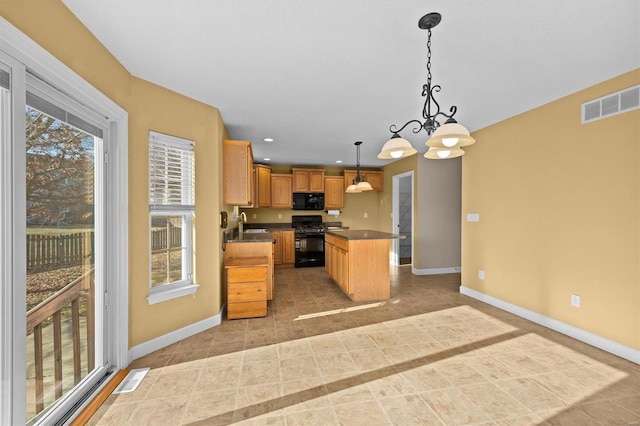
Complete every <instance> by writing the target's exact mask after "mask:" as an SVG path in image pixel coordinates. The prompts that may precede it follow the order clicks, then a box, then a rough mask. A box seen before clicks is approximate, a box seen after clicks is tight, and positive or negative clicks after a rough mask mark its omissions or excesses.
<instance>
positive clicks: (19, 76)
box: [0, 21, 27, 425]
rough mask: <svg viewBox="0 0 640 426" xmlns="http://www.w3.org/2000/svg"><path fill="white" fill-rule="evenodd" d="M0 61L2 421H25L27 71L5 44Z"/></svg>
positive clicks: (0, 391)
mask: <svg viewBox="0 0 640 426" xmlns="http://www.w3.org/2000/svg"><path fill="white" fill-rule="evenodd" d="M0 24H1V21H0ZM0 29H2V27H1V25H0ZM1 40H2V38H1V37H0V41H1ZM0 61H1V62H2V63H4V64H6V65H7V66H9V67H10V68H11V69H10V71H11V72H10V92H9V95H8V96H2V97H1V98H2V99H1V100H0V101H2V102H3V104H4V106H5V107H8V108H9V110H10V111H9V115H10V118H9V120H7V122H5V123H3V124H6V125H7V126H4V125H0V129H2V130H3V132H4V133H3V134H2V135H0V197H1V199H0V424H3V425H5V424H7V425H9V424H25V422H26V419H25V413H26V399H25V395H26V381H25V376H24V372H25V371H26V368H27V367H26V359H25V356H24V352H25V347H26V339H27V337H26V334H27V333H26V322H25V312H26V294H25V291H24V287H22V288H16V286H14V285H12V283H14V282H26V258H25V256H14V253H25V252H26V247H25V244H26V242H25V238H24V237H23V238H20V237H19V236H21V235H25V234H26V222H25V220H24V218H25V214H26V213H25V209H26V196H25V193H26V188H25V186H26V183H25V180H24V179H17V178H16V176H18V177H22V176H24V175H25V167H26V161H25V156H26V150H25V132H24V129H25V115H24V113H23V114H14V113H13V111H24V110H25V93H26V92H25V91H24V87H25V78H26V73H25V67H24V65H23V64H21V63H20V62H19V61H16V60H15V59H14V58H12V57H10V56H8V55H5V54H4V53H3V51H2V50H0ZM3 68H4V67H3ZM16 87H17V88H19V89H20V90H21V91H17V90H15V88H16ZM0 119H1V117H0ZM20 280H21V281H20ZM5 342H11V344H9V345H6V344H4V343H5Z"/></svg>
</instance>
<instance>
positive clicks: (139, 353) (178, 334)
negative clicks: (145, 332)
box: [129, 307, 224, 363]
mask: <svg viewBox="0 0 640 426" xmlns="http://www.w3.org/2000/svg"><path fill="white" fill-rule="evenodd" d="M223 313H224V307H223V309H222V310H220V312H219V313H217V314H216V315H214V316H212V317H209V318H206V319H204V320H202V321H198V322H196V323H193V324H190V325H188V326H186V327H182V328H181V329H179V330H175V331H172V332H171V333H167V334H165V335H163V336H159V337H156V338H155V339H151V340H149V341H146V342H144V343H141V344H139V345H136V346H134V347H132V348H131V349H129V363H131V361H133V360H134V359H138V358H140V357H143V356H145V355H148V354H150V353H151V352H154V351H157V350H158V349H162V348H164V347H167V346H169V345H172V344H174V343H176V342H179V341H180V340H182V339H186V338H187V337H191V336H193V335H195V334H198V333H200V332H203V331H205V330H207V329H209V328H211V327H215V326H217V325H220V323H221V322H222V316H223Z"/></svg>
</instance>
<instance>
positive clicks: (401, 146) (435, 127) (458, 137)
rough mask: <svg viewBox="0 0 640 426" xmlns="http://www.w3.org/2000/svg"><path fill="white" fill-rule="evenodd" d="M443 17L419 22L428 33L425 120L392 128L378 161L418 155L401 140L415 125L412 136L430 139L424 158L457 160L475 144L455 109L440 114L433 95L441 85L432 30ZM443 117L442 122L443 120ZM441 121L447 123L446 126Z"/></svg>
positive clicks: (427, 17) (431, 15)
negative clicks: (435, 75)
mask: <svg viewBox="0 0 640 426" xmlns="http://www.w3.org/2000/svg"><path fill="white" fill-rule="evenodd" d="M441 18H442V17H441V15H440V14H439V13H435V12H434V13H428V14H426V15H424V16H423V17H422V18H420V20H419V21H418V27H419V28H420V29H423V30H427V34H428V37H427V83H426V84H424V85H423V86H422V96H426V99H425V102H424V107H423V108H422V118H423V119H424V122H422V121H420V120H410V121H408V122H407V123H405V125H404V126H402V127H400V128H399V129H398V128H397V127H396V125H395V124H392V125H391V126H390V127H389V131H390V132H391V133H392V136H391V139H390V140H389V141H388V142H387V143H385V144H384V146H383V147H382V151H381V152H380V154H378V158H380V159H383V160H388V159H397V158H402V157H408V156H410V155H413V154H415V153H416V152H417V151H416V150H415V149H414V148H413V146H411V143H410V142H409V141H408V140H406V139H403V138H402V137H400V132H401V131H403V130H404V129H405V128H406V127H407V126H409V125H411V124H413V125H414V128H413V129H412V131H413V133H420V131H421V130H425V131H426V132H427V136H430V139H429V140H428V141H427V142H426V143H425V144H426V145H427V146H428V147H429V150H428V151H427V153H426V154H424V156H425V158H431V159H443V158H455V157H460V156H461V155H464V151H463V150H462V149H461V148H462V147H463V146H468V145H471V144H473V143H475V139H474V138H472V137H471V135H470V134H469V131H468V130H467V129H466V128H465V127H464V126H462V125H460V124H458V122H457V121H456V120H455V119H454V118H453V116H454V115H455V114H456V111H457V110H458V107H456V106H455V105H454V106H452V107H451V108H450V109H449V114H447V113H445V112H442V111H440V105H439V104H438V102H437V101H436V99H435V97H434V93H436V92H439V91H440V89H441V87H440V85H438V84H435V85H434V84H432V83H431V28H433V27H435V26H436V25H438V24H439V23H440V19H441ZM440 117H441V118H440ZM439 119H440V120H443V119H446V121H445V122H444V124H443V125H440V121H439Z"/></svg>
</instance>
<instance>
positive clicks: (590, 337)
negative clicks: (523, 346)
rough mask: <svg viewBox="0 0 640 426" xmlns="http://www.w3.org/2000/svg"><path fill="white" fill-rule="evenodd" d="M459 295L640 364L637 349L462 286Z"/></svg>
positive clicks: (639, 353) (639, 355)
mask: <svg viewBox="0 0 640 426" xmlns="http://www.w3.org/2000/svg"><path fill="white" fill-rule="evenodd" d="M460 293H461V294H464V295H466V296H469V297H472V298H474V299H476V300H479V301H481V302H484V303H487V304H489V305H492V306H495V307H496V308H500V309H502V310H504V311H507V312H511V313H512V314H514V315H517V316H519V317H522V318H525V319H527V320H529V321H532V322H535V323H536V324H540V325H542V326H544V327H547V328H550V329H552V330H555V331H557V332H559V333H562V334H565V335H567V336H569V337H573V338H574V339H576V340H579V341H581V342H584V343H587V344H589V345H591V346H595V347H596V348H599V349H602V350H603V351H606V352H609V353H611V354H614V355H617V356H619V357H620V358H624V359H626V360H628V361H631V362H634V363H636V364H640V350H638V349H634V348H631V347H629V346H625V345H623V344H620V343H617V342H614V341H613V340H609V339H607V338H605V337H602V336H598V335H597V334H593V333H591V332H589V331H586V330H583V329H581V328H578V327H574V326H572V325H569V324H566V323H564V322H561V321H558V320H555V319H553V318H550V317H548V316H545V315H542V314H539V313H537V312H533V311H530V310H528V309H525V308H522V307H520V306H518V305H514V304H512V303H509V302H505V301H504V300H501V299H497V298H495V297H493V296H489V295H487V294H484V293H481V292H479V291H477V290H473V289H471V288H469V287H465V286H463V285H461V286H460Z"/></svg>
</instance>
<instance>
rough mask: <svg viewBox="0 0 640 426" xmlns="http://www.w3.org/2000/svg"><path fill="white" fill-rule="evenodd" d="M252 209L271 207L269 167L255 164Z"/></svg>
mask: <svg viewBox="0 0 640 426" xmlns="http://www.w3.org/2000/svg"><path fill="white" fill-rule="evenodd" d="M254 170H255V180H256V183H255V200H254V203H253V204H254V207H271V167H269V166H263V165H262V164H256V165H255V166H254Z"/></svg>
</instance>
